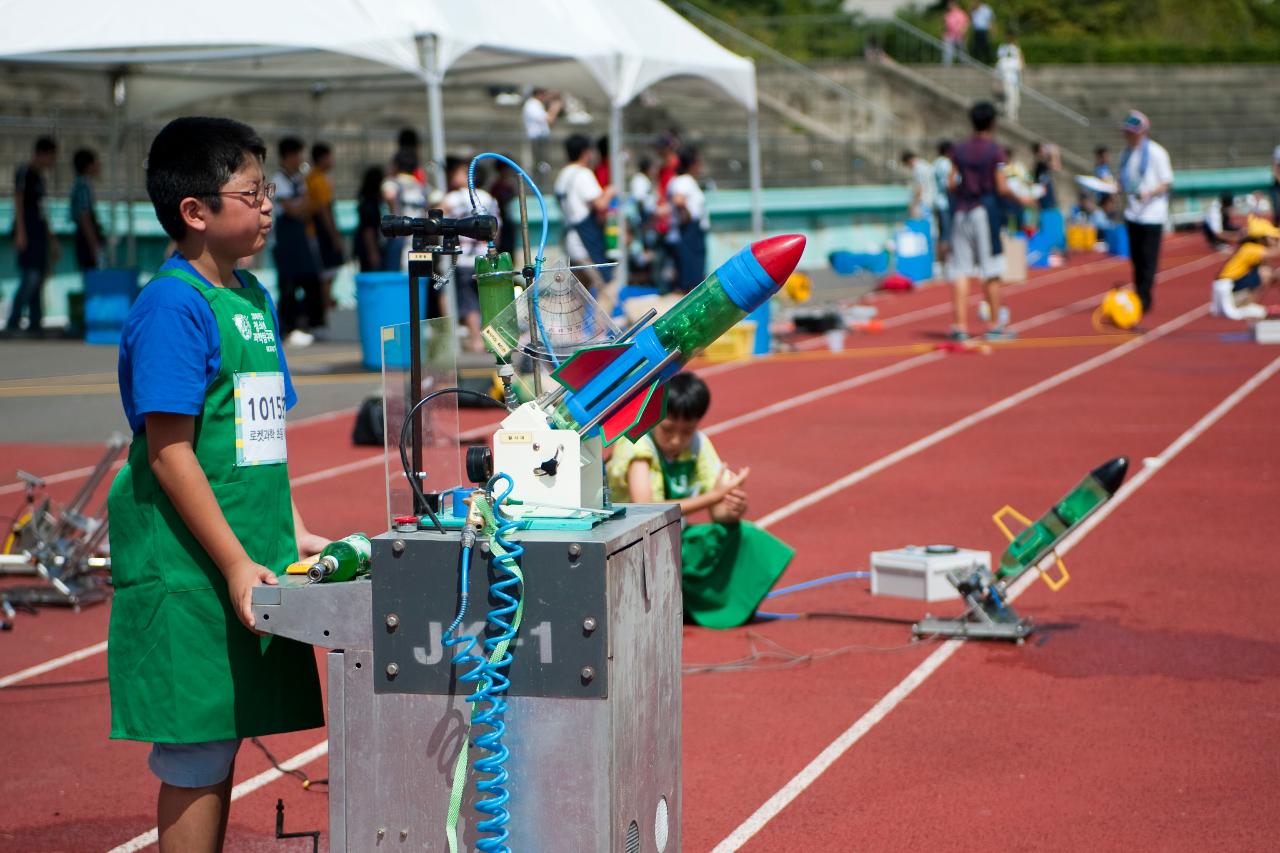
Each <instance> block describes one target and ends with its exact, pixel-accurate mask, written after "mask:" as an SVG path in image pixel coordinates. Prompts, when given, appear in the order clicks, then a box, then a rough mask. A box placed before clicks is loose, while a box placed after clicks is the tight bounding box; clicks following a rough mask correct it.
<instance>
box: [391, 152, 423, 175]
mask: <svg viewBox="0 0 1280 853" xmlns="http://www.w3.org/2000/svg"><path fill="white" fill-rule="evenodd" d="M391 165H393V166H395V169H396V174H400V175H412V174H413V173H414V172H416V171H418V155H417V154H414V153H413V149H412V148H401V149H400V150H399V151H397V152H396V153H395V156H394V157H392V158H391Z"/></svg>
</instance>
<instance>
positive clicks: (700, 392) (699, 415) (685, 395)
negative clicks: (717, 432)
mask: <svg viewBox="0 0 1280 853" xmlns="http://www.w3.org/2000/svg"><path fill="white" fill-rule="evenodd" d="M709 408H711V389H710V388H708V387H707V383H705V382H703V381H702V378H701V377H700V376H698V374H696V373H689V372H684V373H677V374H676V375H675V376H672V377H671V378H670V379H669V380H667V417H669V418H680V419H681V420H686V421H700V420H702V419H703V418H704V417H706V414H707V409H709Z"/></svg>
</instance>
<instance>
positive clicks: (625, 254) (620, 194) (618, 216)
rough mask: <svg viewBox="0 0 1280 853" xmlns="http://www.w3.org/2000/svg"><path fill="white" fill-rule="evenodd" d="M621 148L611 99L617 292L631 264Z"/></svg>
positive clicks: (618, 112)
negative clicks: (616, 239) (616, 238)
mask: <svg viewBox="0 0 1280 853" xmlns="http://www.w3.org/2000/svg"><path fill="white" fill-rule="evenodd" d="M622 151H623V147H622V105H621V104H618V103H614V102H613V101H612V99H611V101H610V105H609V181H610V183H612V184H613V197H614V199H615V207H614V210H613V213H612V214H611V217H612V218H613V225H614V227H615V228H617V234H618V267H617V269H616V270H614V276H615V277H616V279H617V283H616V286H615V287H614V291H615V292H618V291H619V290H620V289H621V288H622V286H623V285H625V284H626V283H627V273H628V271H629V270H628V268H629V266H630V263H631V258H630V257H629V256H630V254H631V253H630V252H629V251H628V249H629V248H630V240H629V239H628V238H627V227H626V218H627V164H626V163H624V162H623V154H622Z"/></svg>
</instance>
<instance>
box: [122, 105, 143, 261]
mask: <svg viewBox="0 0 1280 853" xmlns="http://www.w3.org/2000/svg"><path fill="white" fill-rule="evenodd" d="M125 130H126V131H127V130H128V127H126V128H125ZM137 139H138V137H137V135H136V134H135V135H134V138H133V140H132V141H130V140H129V138H128V134H127V133H126V134H125V135H124V136H123V138H122V140H121V142H122V143H123V145H125V146H127V145H133V144H136V143H137ZM141 159H142V158H140V157H139V158H136V159H135V158H133V157H130V158H129V162H130V163H136V162H139V161H140V160H141ZM133 220H134V217H133V181H131V180H129V176H128V174H126V175H125V179H124V221H125V234H126V237H125V246H126V251H125V259H126V263H125V266H126V267H127V268H128V269H131V270H136V269H137V268H138V229H137V226H136V224H135V223H134V221H133Z"/></svg>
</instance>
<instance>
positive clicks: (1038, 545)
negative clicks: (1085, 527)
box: [999, 456, 1129, 580]
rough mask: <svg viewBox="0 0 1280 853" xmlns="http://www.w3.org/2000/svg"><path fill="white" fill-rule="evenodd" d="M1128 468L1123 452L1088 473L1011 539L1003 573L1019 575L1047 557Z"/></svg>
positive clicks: (1112, 491)
mask: <svg viewBox="0 0 1280 853" xmlns="http://www.w3.org/2000/svg"><path fill="white" fill-rule="evenodd" d="M1128 470H1129V460H1128V459H1126V458H1125V457H1123V456H1119V457H1117V458H1115V459H1112V460H1111V461H1110V462H1106V463H1103V464H1102V465H1099V466H1098V467H1097V468H1094V469H1093V470H1092V471H1090V472H1089V473H1088V474H1087V475H1085V478H1084V479H1083V480H1081V481H1080V482H1079V483H1078V484H1077V485H1076V487H1075V488H1074V489H1072V490H1071V491H1070V492H1068V493H1067V496H1066V497H1064V498H1063V499H1062V500H1060V501H1058V502H1057V503H1056V504H1054V505H1053V508H1052V509H1050V510H1049V511H1048V512H1046V513H1045V514H1044V515H1042V516H1041V517H1040V518H1038V519H1036V522H1035V524H1032V525H1031V526H1030V527H1028V528H1027V529H1026V530H1023V531H1022V532H1021V533H1019V534H1018V535H1017V537H1015V538H1014V540H1013V541H1012V542H1010V543H1009V547H1008V548H1007V549H1005V552H1004V555H1003V556H1001V557H1000V571H999V575H1000V577H1001V578H1002V579H1006V580H1009V579H1012V578H1015V577H1017V576H1018V575H1020V574H1022V573H1023V572H1024V571H1026V570H1027V569H1028V568H1030V567H1031V566H1034V565H1036V564H1037V563H1039V562H1040V561H1041V560H1042V559H1044V557H1045V555H1046V554H1048V553H1049V552H1050V551H1051V550H1052V549H1053V547H1054V546H1055V545H1057V544H1058V542H1059V541H1061V539H1062V537H1064V536H1066V535H1067V533H1068V532H1069V531H1071V529H1072V528H1074V527H1075V526H1076V525H1078V524H1079V523H1080V522H1082V521H1084V520H1085V518H1087V517H1088V516H1090V515H1091V514H1093V512H1094V510H1096V509H1097V508H1098V507H1100V506H1102V505H1103V504H1104V503H1106V502H1107V501H1108V500H1110V499H1111V496H1112V495H1114V494H1115V493H1116V489H1118V488H1120V484H1121V483H1123V482H1124V475H1125V473H1126V472H1127V471H1128Z"/></svg>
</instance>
